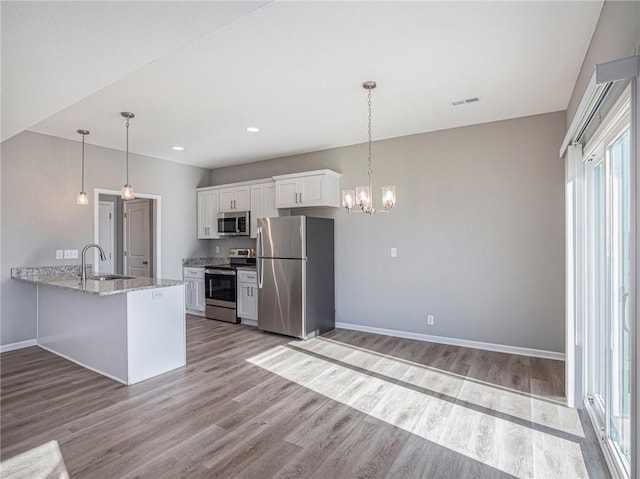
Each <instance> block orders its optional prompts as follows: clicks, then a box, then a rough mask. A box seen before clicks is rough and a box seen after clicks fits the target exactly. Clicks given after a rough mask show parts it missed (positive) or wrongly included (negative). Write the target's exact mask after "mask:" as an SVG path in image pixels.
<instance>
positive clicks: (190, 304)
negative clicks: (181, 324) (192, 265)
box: [184, 278, 196, 309]
mask: <svg viewBox="0 0 640 479" xmlns="http://www.w3.org/2000/svg"><path fill="white" fill-rule="evenodd" d="M195 281H196V280H191V279H186V278H185V280H184V306H185V308H186V309H193V308H194V306H195V304H196V298H195V294H194V292H195V288H194V283H195Z"/></svg>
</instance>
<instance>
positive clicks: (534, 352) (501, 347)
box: [336, 322, 564, 361]
mask: <svg viewBox="0 0 640 479" xmlns="http://www.w3.org/2000/svg"><path fill="white" fill-rule="evenodd" d="M336 328H341V329H351V330H353V331H362V332H364V333H373V334H382V335H384V336H393V337H396V338H405V339H416V340H418V341H427V342H429V343H439V344H449V345H451V346H462V347H464V348H474V349H484V350H485V351H494V352H497V353H507V354H518V355H520V356H531V357H534V358H544V359H555V360H557V361H564V353H558V352H555V351H546V350H544V349H531V348H522V347H520V346H507V345H506V344H494V343H483V342H480V341H471V340H468V339H456V338H447V337H444V336H431V335H429V334H422V333H411V332H408V331H398V330H395V329H384V328H375V327H372V326H361V325H359V324H351V323H340V322H336Z"/></svg>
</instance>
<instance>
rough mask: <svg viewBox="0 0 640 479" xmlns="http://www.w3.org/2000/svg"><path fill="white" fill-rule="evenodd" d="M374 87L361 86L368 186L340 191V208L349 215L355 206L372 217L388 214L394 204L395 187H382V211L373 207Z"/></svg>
mask: <svg viewBox="0 0 640 479" xmlns="http://www.w3.org/2000/svg"><path fill="white" fill-rule="evenodd" d="M375 87H376V82H374V81H366V82H364V83H363V84H362V88H364V89H365V90H367V92H368V95H367V104H368V106H369V126H368V132H369V142H368V146H369V153H368V160H369V170H368V174H369V185H368V186H358V187H356V189H355V190H353V189H347V190H342V206H344V207H345V208H346V209H347V212H348V213H351V208H353V207H354V206H355V205H356V204H357V205H358V206H359V207H360V210H361V211H362V213H366V214H368V215H372V214H374V213H389V211H390V210H391V208H393V206H394V205H395V204H396V187H395V186H383V187H382V206H383V207H384V210H376V209H375V208H374V207H373V197H372V194H373V164H372V162H371V141H372V140H371V90H373V89H374V88H375Z"/></svg>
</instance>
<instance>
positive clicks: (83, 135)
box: [82, 133, 85, 193]
mask: <svg viewBox="0 0 640 479" xmlns="http://www.w3.org/2000/svg"><path fill="white" fill-rule="evenodd" d="M84 137H85V134H84V133H83V134H82V193H84Z"/></svg>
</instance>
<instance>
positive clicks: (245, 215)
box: [218, 211, 251, 236]
mask: <svg viewBox="0 0 640 479" xmlns="http://www.w3.org/2000/svg"><path fill="white" fill-rule="evenodd" d="M250 227H251V223H250V222H249V212H248V211H234V212H233V213H218V234H219V235H220V236H249V228H250Z"/></svg>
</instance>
